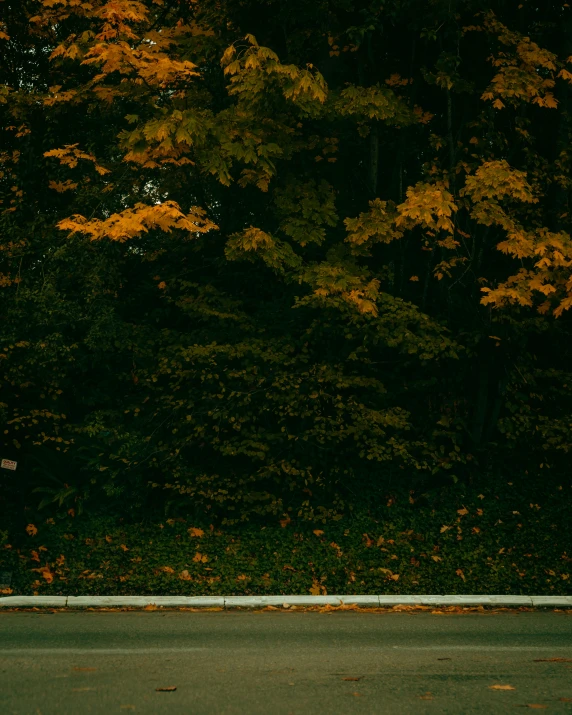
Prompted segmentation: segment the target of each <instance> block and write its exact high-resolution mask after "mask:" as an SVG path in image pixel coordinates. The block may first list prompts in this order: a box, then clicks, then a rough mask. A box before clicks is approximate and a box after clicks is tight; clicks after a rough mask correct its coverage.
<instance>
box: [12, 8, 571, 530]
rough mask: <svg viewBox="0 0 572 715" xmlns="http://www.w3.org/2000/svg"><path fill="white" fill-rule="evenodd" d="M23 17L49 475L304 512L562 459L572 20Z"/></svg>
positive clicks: (20, 87)
mask: <svg viewBox="0 0 572 715" xmlns="http://www.w3.org/2000/svg"><path fill="white" fill-rule="evenodd" d="M3 5H4V6H5V7H4V8H3V9H4V14H3V20H4V26H3V27H4V29H3V31H2V32H3V35H2V38H3V40H2V42H3V44H2V48H3V49H2V50H1V51H2V52H3V54H4V58H5V59H6V62H4V63H3V64H2V66H3V68H4V69H3V70H2V72H3V76H2V78H1V81H2V90H1V92H0V97H1V98H2V100H3V104H2V107H1V111H2V113H3V118H4V120H5V121H4V122H3V124H4V125H5V126H7V127H8V130H7V131H6V132H5V133H4V134H5V136H4V138H3V148H2V165H3V175H2V177H1V189H2V193H3V206H4V210H3V213H2V228H3V231H2V236H3V238H2V248H3V257H4V266H5V267H4V269H3V273H2V291H3V304H4V306H5V309H4V310H3V314H4V316H5V319H4V321H3V327H2V344H3V346H4V348H5V349H4V350H3V355H2V361H3V362H2V365H3V368H2V369H3V383H2V392H1V393H0V400H1V401H2V410H3V417H4V422H5V425H6V429H5V431H4V447H3V449H4V450H5V451H13V450H22V452H23V457H22V462H23V464H25V474H26V479H27V480H28V482H27V484H28V488H29V489H31V488H37V487H38V486H39V487H40V488H41V489H43V490H44V492H45V493H47V494H48V497H47V500H50V499H55V500H57V501H59V502H61V503H62V504H64V503H66V504H67V506H68V507H70V505H72V504H73V505H75V506H73V508H77V505H78V504H80V503H81V502H82V501H84V500H85V499H87V498H90V497H92V496H94V495H97V494H99V493H100V492H101V491H102V490H103V491H104V492H106V493H107V494H108V495H110V496H114V497H116V498H121V499H123V498H124V497H125V496H126V495H130V497H131V503H132V505H133V506H134V507H140V506H141V505H142V504H144V503H146V502H147V501H153V496H152V495H153V494H154V493H155V491H154V490H157V489H160V490H162V492H163V493H165V494H166V495H167V496H166V503H167V505H168V508H169V509H171V510H177V509H182V510H188V509H189V508H194V509H197V510H207V511H210V512H211V513H214V512H217V513H219V514H220V515H221V516H223V517H224V518H226V519H227V520H230V521H233V520H241V519H246V518H250V517H251V516H252V515H253V514H259V515H264V514H282V513H283V512H286V513H288V512H289V511H292V512H293V513H297V514H298V515H299V516H301V517H304V518H311V519H313V518H329V517H334V516H335V515H336V514H338V513H340V512H341V511H342V510H344V509H346V508H348V507H349V505H351V504H355V503H356V502H357V501H359V500H360V499H371V498H375V495H377V494H379V493H381V492H382V491H383V490H386V489H387V488H388V485H394V486H395V485H407V486H408V487H411V488H412V489H417V488H419V487H420V485H422V484H427V480H428V478H430V477H433V478H435V477H437V478H439V479H440V478H441V476H442V475H444V478H446V479H448V478H449V477H452V478H453V479H455V480H456V479H457V478H459V477H461V476H463V475H466V474H468V473H470V469H471V465H472V464H474V463H475V460H476V462H477V463H478V464H479V465H481V467H480V468H482V466H483V464H484V463H486V460H487V459H489V460H490V461H491V463H492V465H493V466H494V465H497V466H498V465H501V464H505V463H506V462H508V461H512V462H514V463H515V465H520V466H522V465H530V464H535V465H536V464H545V463H547V464H553V465H554V466H558V464H559V461H558V460H559V459H561V458H562V457H560V456H559V455H565V454H566V453H567V451H568V450H569V448H570V442H569V430H570V390H569V387H568V385H570V384H571V383H570V375H569V373H568V367H567V364H568V360H567V358H568V356H569V347H568V345H569V328H568V325H569V324H568V318H567V315H568V313H567V312H566V311H567V310H568V308H569V307H570V306H571V305H572V279H571V278H570V266H571V259H572V244H571V242H570V210H569V209H570V206H569V203H570V171H569V150H568V147H569V140H570V114H569V104H570V82H571V80H572V69H571V68H570V61H572V58H570V57H568V54H572V50H571V49H570V47H569V44H570V39H569V38H570V36H571V35H570V33H569V32H568V31H567V30H569V29H570V19H569V17H570V15H569V13H570V10H569V9H568V8H565V7H562V6H561V5H558V4H557V3H548V4H545V5H544V6H543V8H542V9H541V10H540V11H538V10H537V8H536V7H534V6H533V5H529V4H528V3H523V5H522V6H521V7H520V8H518V9H515V8H512V7H510V8H507V7H505V3H504V2H501V1H500V0H499V1H498V2H491V3H490V5H489V7H488V8H487V9H486V10H485V11H484V12H483V11H482V3H474V2H472V1H470V0H462V1H461V0H458V1H457V2H440V0H435V2H431V3H426V2H420V0H391V2H387V3H382V2H379V1H378V0H370V1H369V2H367V1H357V0H356V1H355V2H350V3H348V2H346V1H344V2H342V0H321V1H319V2H317V3H313V4H311V6H309V5H308V4H307V3H301V2H300V3H299V2H297V1H296V2H289V3H288V4H285V3H274V2H272V0H252V1H251V2H241V3H238V2H236V0H227V1H226V2H216V3H215V2H211V1H210V0H200V2H186V1H183V0H180V1H178V2H176V1H175V2H167V1H164V2H163V1H159V0H154V1H152V0H146V1H145V2H137V1H135V0H93V1H90V2H79V1H77V2H76V1H75V0H43V2H33V1H32V0H29V1H28V2H23V3H20V2H19V3H15V2H11V0H5V1H4V3H3ZM78 386H81V389H78ZM517 454H518V457H517V456H516V455H517ZM54 457H55V459H54ZM62 465H65V466H62ZM523 468H524V467H523ZM62 471H63V472H64V475H62ZM51 482H53V484H52V483H51ZM148 485H151V486H152V487H153V488H154V490H153V489H149V488H148Z"/></svg>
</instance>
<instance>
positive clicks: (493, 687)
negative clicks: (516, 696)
mask: <svg viewBox="0 0 572 715" xmlns="http://www.w3.org/2000/svg"><path fill="white" fill-rule="evenodd" d="M489 690H516V688H513V687H512V685H489Z"/></svg>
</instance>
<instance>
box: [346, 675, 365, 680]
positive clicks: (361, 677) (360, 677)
mask: <svg viewBox="0 0 572 715" xmlns="http://www.w3.org/2000/svg"><path fill="white" fill-rule="evenodd" d="M362 679H363V675H360V676H359V678H342V680H352V681H353V680H362Z"/></svg>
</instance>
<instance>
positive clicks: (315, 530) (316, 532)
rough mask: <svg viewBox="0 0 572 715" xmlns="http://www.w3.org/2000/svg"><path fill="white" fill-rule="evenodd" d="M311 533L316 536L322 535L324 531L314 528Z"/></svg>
mask: <svg viewBox="0 0 572 715" xmlns="http://www.w3.org/2000/svg"><path fill="white" fill-rule="evenodd" d="M312 533H314V534H316V536H322V534H323V533H324V532H323V531H322V529H314V531H313V532H312Z"/></svg>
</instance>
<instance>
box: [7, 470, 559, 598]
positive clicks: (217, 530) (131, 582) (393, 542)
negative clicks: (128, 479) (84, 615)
mask: <svg viewBox="0 0 572 715" xmlns="http://www.w3.org/2000/svg"><path fill="white" fill-rule="evenodd" d="M565 489H566V490H568V492H569V491H570V490H571V489H572V484H571V483H570V482H568V484H566V485H558V484H551V488H550V489H546V487H544V488H542V489H538V488H537V489H524V490H523V489H522V488H518V487H517V486H516V485H515V484H514V482H513V483H511V484H508V483H507V482H506V481H505V482H500V483H499V484H497V485H496V487H495V488H494V489H486V488H485V493H482V492H478V490H477V489H469V488H466V487H463V488H460V489H457V490H455V491H454V493H453V494H447V497H446V498H445V499H444V498H442V497H439V496H437V495H420V496H419V497H418V499H413V503H411V501H410V496H411V495H409V494H401V495H394V496H393V497H390V498H389V499H388V500H387V502H386V503H384V504H383V505H380V507H379V508H378V509H376V510H375V512H370V513H369V514H367V513H360V514H355V515H354V516H353V517H346V518H344V519H341V520H339V521H336V522H327V523H326V524H323V525H321V526H320V527H316V528H312V526H308V524H307V523H306V522H304V521H301V520H291V521H287V520H286V519H285V520H283V521H282V523H280V524H276V525H272V526H261V525H259V524H258V525H254V524H249V525H247V526H244V525H241V526H238V527H237V526H235V527H228V526H227V527H224V526H216V527H215V525H214V524H207V523H202V524H201V525H197V524H196V523H194V522H189V521H188V520H186V519H184V518H182V517H179V518H176V519H167V520H165V521H163V522H161V523H149V522H148V523H132V522H131V523H130V522H129V521H126V520H125V519H122V518H117V517H115V518H114V517H109V516H107V517H106V516H101V517H99V518H94V517H85V518H82V517H74V518H72V517H70V516H69V515H66V516H61V517H55V518H48V519H47V520H46V519H42V520H40V519H36V518H35V520H34V523H32V522H30V523H28V524H25V522H21V523H18V524H16V523H14V524H13V526H12V528H11V529H10V530H9V532H5V533H4V534H3V535H1V536H2V539H3V541H4V544H2V545H1V546H2V547H3V548H2V551H1V552H0V554H1V556H0V570H10V571H11V572H12V574H13V576H12V581H13V582H12V584H11V588H10V589H5V592H6V593H8V592H9V591H10V592H16V593H20V594H27V595H32V594H39V595H84V594H96V595H118V594H129V595H148V594H150V593H151V594H155V595H161V594H166V595H174V594H180V595H197V596H201V595H209V594H215V595H220V594H224V595H250V594H255V595H260V594H280V593H284V594H315V595H327V594H328V593H330V594H362V593H371V594H376V593H382V594H398V593H451V594H455V593H472V594H478V593H498V594H503V593H511V594H530V593H534V594H547V595H551V594H555V595H561V594H562V593H570V591H571V589H570V574H571V572H572V540H571V539H570V536H569V534H568V533H567V524H568V509H567V507H566V498H567V497H568V498H569V494H567V493H566V491H565ZM531 499H532V500H538V501H531ZM37 516H39V515H37Z"/></svg>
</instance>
